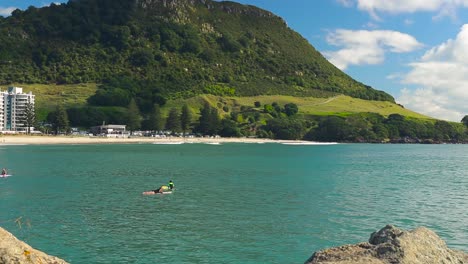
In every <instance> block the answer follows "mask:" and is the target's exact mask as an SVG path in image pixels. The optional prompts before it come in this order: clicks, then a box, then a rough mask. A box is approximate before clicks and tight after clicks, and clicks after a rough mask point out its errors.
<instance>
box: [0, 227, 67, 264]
mask: <svg viewBox="0 0 468 264" xmlns="http://www.w3.org/2000/svg"><path fill="white" fill-rule="evenodd" d="M22 263H42V264H66V263H67V262H66V261H64V260H62V259H59V258H57V257H54V256H49V255H47V254H45V253H44V252H41V251H39V250H36V249H34V248H32V247H31V246H29V245H28V244H26V243H24V242H22V241H20V240H19V239H17V238H16V237H15V236H13V235H12V234H11V233H10V232H8V231H6V230H5V229H3V228H1V227H0V264H22Z"/></svg>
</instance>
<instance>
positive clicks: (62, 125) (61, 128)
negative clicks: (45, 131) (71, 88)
mask: <svg viewBox="0 0 468 264" xmlns="http://www.w3.org/2000/svg"><path fill="white" fill-rule="evenodd" d="M47 120H48V121H49V123H50V124H51V125H52V130H53V131H54V133H55V134H56V135H58V134H62V133H63V134H68V133H69V132H70V122H69V120H68V114H67V111H66V110H65V107H64V106H63V105H62V104H58V105H57V106H56V108H55V111H53V112H50V113H49V115H48V117H47Z"/></svg>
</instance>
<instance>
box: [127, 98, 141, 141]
mask: <svg viewBox="0 0 468 264" xmlns="http://www.w3.org/2000/svg"><path fill="white" fill-rule="evenodd" d="M140 118H141V117H140V110H139V109H138V106H137V104H136V102H135V99H132V100H130V104H129V105H128V107H127V126H128V130H130V131H131V132H132V133H133V131H135V130H137V129H139V128H140V127H141V119H140Z"/></svg>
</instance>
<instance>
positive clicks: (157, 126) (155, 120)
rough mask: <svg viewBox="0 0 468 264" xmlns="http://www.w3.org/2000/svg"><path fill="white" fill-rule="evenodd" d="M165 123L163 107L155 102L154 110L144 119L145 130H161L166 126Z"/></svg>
mask: <svg viewBox="0 0 468 264" xmlns="http://www.w3.org/2000/svg"><path fill="white" fill-rule="evenodd" d="M163 123H164V120H163V118H162V114H161V108H160V107H159V105H158V104H155V105H154V106H153V110H152V111H151V113H150V114H149V117H148V119H146V120H144V121H143V124H142V126H143V129H144V130H150V131H153V132H156V131H161V130H162V129H163V127H164V125H163Z"/></svg>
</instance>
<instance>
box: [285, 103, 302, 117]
mask: <svg viewBox="0 0 468 264" xmlns="http://www.w3.org/2000/svg"><path fill="white" fill-rule="evenodd" d="M298 111H299V108H298V107H297V105H296V104H294V103H289V104H285V105H284V113H285V114H286V115H287V116H292V115H295V114H297V112H298Z"/></svg>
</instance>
